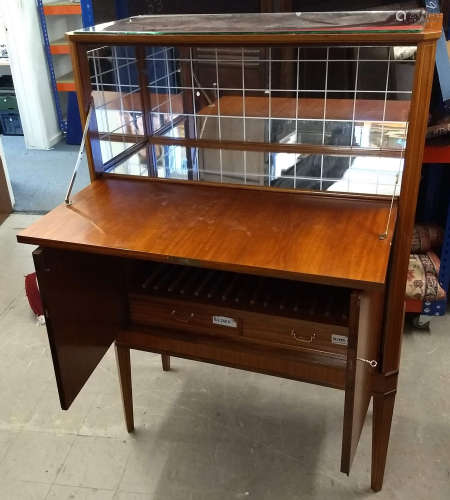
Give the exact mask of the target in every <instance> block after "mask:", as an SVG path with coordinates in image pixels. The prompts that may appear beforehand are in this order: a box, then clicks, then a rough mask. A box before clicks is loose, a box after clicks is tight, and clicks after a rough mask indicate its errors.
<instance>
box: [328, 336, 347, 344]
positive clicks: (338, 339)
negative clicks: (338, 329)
mask: <svg viewBox="0 0 450 500" xmlns="http://www.w3.org/2000/svg"><path fill="white" fill-rule="evenodd" d="M331 343H332V344H338V345H348V337H346V336H345V335H336V334H333V335H331Z"/></svg>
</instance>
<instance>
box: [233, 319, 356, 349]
mask: <svg viewBox="0 0 450 500" xmlns="http://www.w3.org/2000/svg"><path fill="white" fill-rule="evenodd" d="M261 316H262V315H259V314H251V313H250V314H247V315H246V317H245V322H244V330H243V332H244V333H243V334H244V336H245V337H249V338H252V339H255V340H262V341H265V342H272V343H276V344H282V345H285V346H292V347H297V348H299V349H314V350H316V351H324V352H331V353H336V354H344V353H345V352H346V350H347V343H348V328H346V327H343V326H337V325H327V324H324V323H314V322H311V321H302V320H298V319H291V318H284V317H281V316H271V317H270V318H268V317H267V316H263V317H262V318H261ZM263 318H264V320H263Z"/></svg>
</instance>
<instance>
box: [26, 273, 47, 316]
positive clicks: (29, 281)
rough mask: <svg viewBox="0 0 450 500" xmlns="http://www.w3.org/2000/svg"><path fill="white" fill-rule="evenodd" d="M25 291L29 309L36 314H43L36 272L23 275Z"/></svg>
mask: <svg viewBox="0 0 450 500" xmlns="http://www.w3.org/2000/svg"><path fill="white" fill-rule="evenodd" d="M25 293H26V294H27V297H28V302H29V303H30V307H31V310H32V311H33V312H34V314H36V316H42V315H43V314H44V308H43V307H42V301H41V294H40V292H39V286H38V282H37V277H36V273H31V274H27V275H26V276H25Z"/></svg>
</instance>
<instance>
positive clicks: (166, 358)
mask: <svg viewBox="0 0 450 500" xmlns="http://www.w3.org/2000/svg"><path fill="white" fill-rule="evenodd" d="M161 361H162V367H163V370H164V371H165V372H168V371H169V370H170V356H169V355H168V354H161Z"/></svg>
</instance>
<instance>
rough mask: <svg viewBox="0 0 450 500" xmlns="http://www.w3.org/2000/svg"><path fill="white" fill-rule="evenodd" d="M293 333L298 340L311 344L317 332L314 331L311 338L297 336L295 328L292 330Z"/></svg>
mask: <svg viewBox="0 0 450 500" xmlns="http://www.w3.org/2000/svg"><path fill="white" fill-rule="evenodd" d="M291 335H292V336H293V337H294V339H295V340H297V342H303V343H304V344H311V342H312V341H313V340H314V339H315V338H316V334H315V333H313V334H312V335H311V337H309V338H306V337H297V334H296V333H295V330H294V329H293V328H292V330H291Z"/></svg>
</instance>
